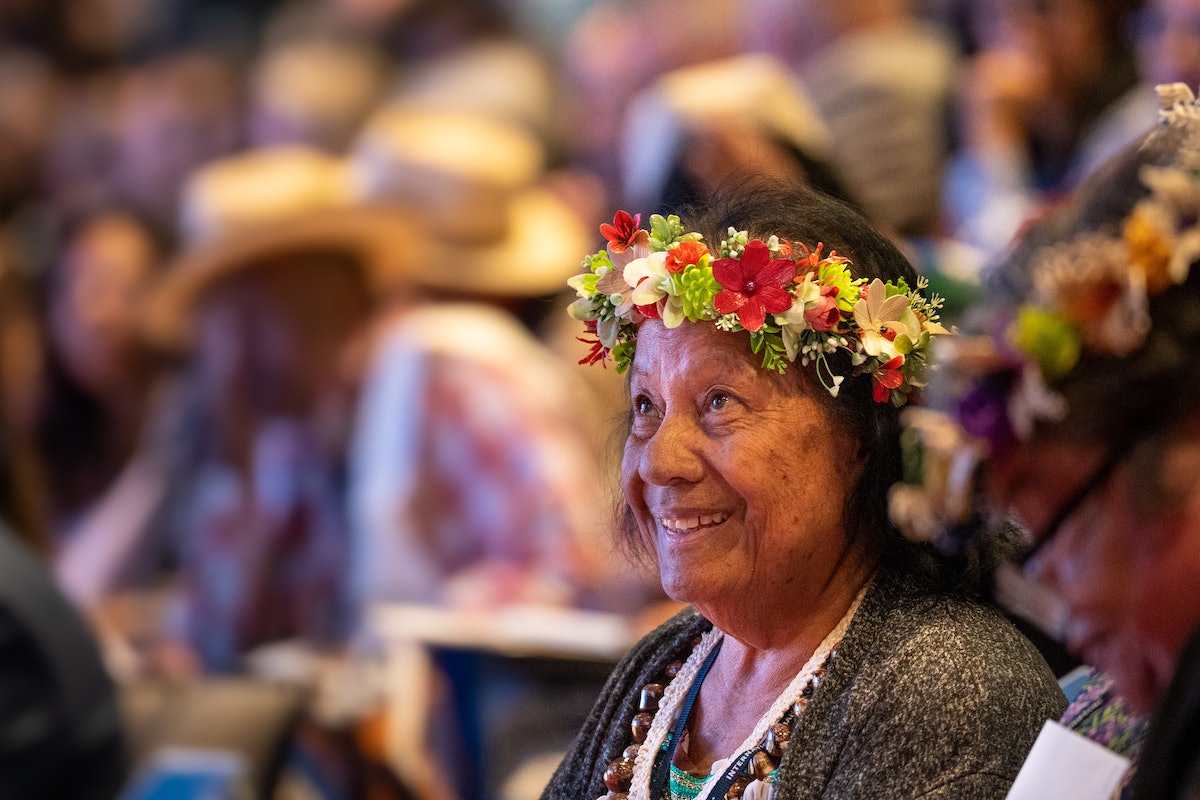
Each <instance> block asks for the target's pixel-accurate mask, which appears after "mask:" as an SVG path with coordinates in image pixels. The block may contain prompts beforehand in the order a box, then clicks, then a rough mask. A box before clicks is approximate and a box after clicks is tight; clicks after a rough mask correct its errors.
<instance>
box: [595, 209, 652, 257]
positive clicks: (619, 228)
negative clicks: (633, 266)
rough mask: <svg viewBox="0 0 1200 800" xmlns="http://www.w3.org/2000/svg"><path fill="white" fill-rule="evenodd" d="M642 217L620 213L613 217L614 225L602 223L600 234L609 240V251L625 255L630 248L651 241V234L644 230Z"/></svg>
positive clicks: (626, 212) (625, 212)
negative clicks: (641, 226)
mask: <svg viewBox="0 0 1200 800" xmlns="http://www.w3.org/2000/svg"><path fill="white" fill-rule="evenodd" d="M641 224H642V215H641V214H635V215H630V213H629V212H628V211H618V212H617V213H616V214H614V215H613V221H612V225H609V224H608V223H602V224H601V225H600V233H602V234H603V235H604V238H605V239H608V249H609V250H611V251H612V252H614V253H624V252H625V251H626V250H628V249H629V248H631V247H633V246H635V245H638V244H645V243H646V242H648V241H649V240H650V234H648V233H646V232H645V231H644V230H642V229H641V228H640V227H638V226H640V225H641Z"/></svg>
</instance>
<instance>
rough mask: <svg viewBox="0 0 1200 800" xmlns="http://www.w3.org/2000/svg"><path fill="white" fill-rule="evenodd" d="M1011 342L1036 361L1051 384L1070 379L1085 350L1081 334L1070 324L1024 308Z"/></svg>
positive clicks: (1053, 315)
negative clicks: (1065, 376) (1069, 376)
mask: <svg viewBox="0 0 1200 800" xmlns="http://www.w3.org/2000/svg"><path fill="white" fill-rule="evenodd" d="M1008 338H1009V341H1010V342H1012V344H1013V346H1014V347H1016V348H1018V349H1020V350H1021V351H1023V352H1025V353H1028V354H1029V355H1030V356H1032V357H1033V359H1034V360H1035V361H1036V362H1037V364H1038V366H1039V367H1040V368H1041V370H1042V375H1043V376H1044V377H1045V378H1046V380H1047V381H1053V380H1057V379H1058V378H1061V377H1062V376H1064V375H1066V374H1067V373H1068V372H1070V371H1071V368H1072V367H1074V366H1075V364H1076V362H1078V361H1079V353H1080V349H1081V346H1082V345H1081V343H1080V340H1079V332H1078V331H1077V330H1076V329H1075V326H1073V325H1072V324H1071V323H1070V322H1068V321H1067V320H1065V319H1063V318H1062V317H1061V316H1059V315H1058V314H1056V313H1054V312H1053V311H1048V310H1046V309H1044V308H1039V307H1037V306H1028V305H1027V306H1021V308H1020V309H1018V311H1017V319H1016V320H1015V321H1014V322H1013V324H1012V326H1011V327H1010V328H1009V329H1008Z"/></svg>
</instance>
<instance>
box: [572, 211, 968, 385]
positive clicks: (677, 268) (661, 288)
mask: <svg viewBox="0 0 1200 800" xmlns="http://www.w3.org/2000/svg"><path fill="white" fill-rule="evenodd" d="M640 224H641V215H640V214H638V215H630V214H629V213H627V212H625V211H618V212H617V214H616V216H614V218H613V222H612V224H611V225H608V224H605V225H601V226H600V232H601V233H602V234H603V235H604V237H605V238H606V239H608V246H607V247H606V248H605V249H603V250H600V251H599V252H597V253H595V254H593V255H589V256H587V257H586V258H585V259H584V261H583V267H584V271H583V272H582V273H581V274H579V275H575V276H574V277H572V278H571V279H570V280H569V281H568V284H569V285H570V286H571V288H573V289H574V290H575V291H576V292H577V293H578V295H579V299H578V300H576V301H575V302H574V303H573V304H572V305H571V308H570V313H571V316H573V317H575V318H576V319H578V320H581V321H583V322H584V323H585V325H586V329H587V332H588V333H589V334H592V335H593V336H594V337H595V338H594V339H581V340H580V341H583V342H585V343H586V344H590V345H591V346H592V350H591V352H590V353H589V354H588V355H587V356H585V357H584V358H583V359H581V360H580V362H579V363H581V364H595V363H597V362H601V363H603V362H605V361H607V360H608V359H610V358H611V359H613V360H614V361H615V362H616V367H617V371H618V372H623V371H624V370H625V369H626V368H628V366H629V365H630V363H632V361H633V353H634V347H635V345H636V342H637V332H638V326H639V325H640V324H641V323H642V322H644V321H645V320H647V319H661V320H662V321H663V324H664V325H666V327H668V328H675V327H678V326H679V325H681V324H683V322H684V320H689V321H691V322H701V321H711V322H712V323H713V324H715V325H716V326H717V327H718V328H720V329H721V330H724V331H743V330H744V331H748V332H749V333H750V343H751V348H752V350H753V352H755V353H761V354H762V366H763V368H764V369H769V370H774V371H776V372H780V373H783V372H785V371H786V370H787V366H788V364H789V363H792V362H795V361H797V360H799V361H800V363H801V365H803V366H808V365H810V364H812V365H814V366H815V369H816V373H817V377H818V379H819V380H820V381H821V385H823V386H824V387H825V388H826V389H827V390H828V391H829V393H830V394H831V395H833V396H834V397H836V396H837V394H838V390H839V389H840V388H841V385H842V382H843V381H844V380H845V378H846V377H847V376H845V375H840V374H838V372H837V371H836V370H835V367H834V364H833V363H831V361H830V356H831V355H833V354H834V353H836V352H838V351H839V350H844V351H846V352H847V353H849V356H850V363H851V364H852V368H853V371H852V373H851V374H852V375H870V376H871V380H872V382H873V388H874V398H875V400H876V402H880V403H888V402H890V403H891V404H893V405H895V406H901V405H904V403H905V402H906V401H907V399H908V395H909V393H910V392H911V391H912V390H913V389H914V388H917V387H920V386H923V385H924V384H925V374H926V371H927V370H928V368H929V351H930V347H931V340H932V337H933V336H934V335H937V334H944V333H948V331H947V330H946V329H945V328H943V327H942V326H941V325H939V324H938V322H937V320H938V311H939V309H940V307H941V303H942V301H941V298H939V297H937V296H935V295H931V296H930V297H929V298H928V299H927V298H926V297H925V296H924V295H923V294H922V291H923V290H924V289H925V288H926V282H925V280H924V279H920V280H919V281H918V284H917V286H916V288H910V287H909V286H908V285H907V284H906V283H904V281H902V280H901V281H899V282H896V283H893V282H890V281H889V282H887V283H884V282H883V281H881V280H879V279H875V280H874V281H872V282H871V283H870V284H868V283H867V282H866V279H864V278H855V277H853V275H852V274H851V272H850V261H849V260H848V259H846V258H844V257H842V256H839V255H838V254H837V253H836V252H833V251H831V252H829V253H828V254H826V253H824V247H823V245H821V244H817V245H816V247H815V248H810V247H808V246H807V245H804V244H795V245H794V244H793V243H791V242H789V241H787V240H785V239H780V238H779V237H777V236H772V237H770V238H769V239H767V240H766V241H763V240H761V239H750V238H749V237H748V235H747V234H746V232H745V231H737V230H734V229H733V228H730V229H729V232H728V235H727V236H726V238H725V239H723V240H721V242H719V243H718V245H717V251H716V253H713V252H711V251H709V249H708V247H707V246H706V245H705V244H704V242H703V241H701V240H702V238H703V237H702V236H701V235H700V234H699V233H694V232H687V231H684V229H683V226H682V225H681V224H680V222H679V218H678V217H676V216H674V215H672V216H669V217H662V216H659V215H657V214H655V215H654V216H652V217H651V218H650V230H648V231H647V230H645V229H642V228H640V227H639V226H640Z"/></svg>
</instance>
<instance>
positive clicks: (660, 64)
mask: <svg viewBox="0 0 1200 800" xmlns="http://www.w3.org/2000/svg"><path fill="white" fill-rule="evenodd" d="M737 12H738V4H737V3H736V2H732V1H731V0H703V2H684V1H683V0H652V2H649V3H644V2H638V3H635V2H632V0H600V2H596V3H594V4H593V5H592V6H591V7H590V8H588V9H587V11H586V12H584V13H583V15H582V16H580V18H579V19H578V21H577V22H576V23H575V25H574V26H573V27H572V28H571V31H570V33H569V35H568V36H567V38H566V39H565V41H564V42H563V43H562V45H561V46H560V47H559V48H558V49H557V50H556V51H555V58H556V60H557V63H559V64H560V65H561V69H562V75H563V77H562V80H563V84H564V87H565V88H564V96H563V101H562V107H561V121H560V125H561V127H562V134H561V138H562V141H563V142H564V144H565V146H566V148H567V157H568V160H569V161H570V163H571V164H573V165H574V166H576V167H578V168H580V169H582V170H585V171H587V172H589V173H591V174H593V175H595V176H596V177H598V178H599V180H600V185H601V187H602V189H603V193H604V196H605V197H604V199H606V200H607V201H608V202H607V203H602V204H601V205H608V204H609V203H611V201H612V199H614V198H617V197H620V196H621V192H622V190H623V186H622V182H621V180H622V176H621V172H620V169H621V164H622V163H623V161H624V160H625V159H627V158H630V157H632V155H633V154H631V153H628V152H626V148H627V144H626V143H624V142H623V141H622V135H623V132H624V130H625V120H626V113H627V110H628V106H629V102H630V101H631V100H632V99H633V97H634V96H635V95H636V94H637V93H638V91H639V90H641V89H644V88H645V87H647V86H648V85H649V84H650V83H651V82H652V81H653V80H654V79H655V78H657V77H658V76H659V75H662V74H663V73H665V72H668V71H669V70H672V69H676V68H679V67H685V66H689V65H694V64H698V63H701V62H704V61H708V60H711V59H719V58H723V57H726V56H733V55H736V54H737V53H738V52H739V49H740V43H739V42H738V40H737V26H736V24H735V22H736V19H737ZM651 31H652V32H653V35H649V33H648V32H651Z"/></svg>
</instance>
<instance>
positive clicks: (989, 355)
mask: <svg viewBox="0 0 1200 800" xmlns="http://www.w3.org/2000/svg"><path fill="white" fill-rule="evenodd" d="M1157 90H1158V94H1159V99H1160V106H1161V107H1160V110H1159V121H1160V124H1161V126H1163V127H1180V128H1183V129H1184V130H1185V136H1186V139H1185V141H1184V143H1183V145H1182V146H1181V148H1180V151H1179V161H1178V163H1177V164H1175V165H1174V166H1169V167H1157V166H1152V165H1145V166H1143V167H1142V168H1141V172H1140V173H1139V177H1140V179H1141V182H1142V184H1143V185H1144V186H1145V188H1146V189H1148V190H1149V192H1148V194H1147V195H1146V196H1145V197H1144V198H1142V199H1141V200H1139V201H1138V202H1137V203H1136V204H1135V205H1134V207H1133V209H1132V210H1131V211H1130V212H1129V214H1127V215H1126V216H1125V218H1124V219H1123V220H1121V221H1120V222H1119V223H1118V224H1117V225H1115V226H1113V227H1112V228H1110V229H1107V230H1103V231H1092V232H1087V233H1083V234H1080V235H1078V236H1076V237H1075V238H1072V239H1068V240H1065V241H1063V242H1060V243H1058V244H1055V245H1050V246H1047V247H1045V248H1043V249H1042V250H1041V251H1040V252H1038V253H1037V254H1036V255H1035V256H1034V260H1033V261H1032V263H1031V265H1030V266H1031V271H1030V275H1031V279H1032V287H1031V291H1030V293H1029V296H1028V298H1027V299H1026V300H1025V301H1024V302H1022V303H1020V304H1019V305H1017V306H1016V307H1015V308H1012V307H1006V308H999V309H994V312H995V313H993V314H992V316H991V317H990V318H989V319H988V320H987V321H986V327H987V330H988V332H987V333H986V334H983V335H979V336H963V337H957V339H958V341H957V342H955V344H954V345H953V346H952V347H950V348H948V349H949V352H948V353H946V354H945V355H946V359H947V361H948V363H949V364H950V367H951V375H953V376H954V377H955V378H956V379H958V381H959V382H960V383H961V385H960V386H956V387H955V391H954V395H955V396H954V399H953V401H952V402H951V403H950V405H951V406H952V407H950V408H947V409H945V410H939V411H934V410H931V409H920V410H919V411H918V412H917V413H912V412H908V418H907V420H906V427H907V431H906V436H907V437H908V440H909V442H910V444H911V451H910V454H909V455H910V458H909V465H910V467H915V470H910V474H909V475H908V476H906V484H901V485H898V486H896V487H893V491H892V516H893V519H894V520H895V521H896V522H897V524H898V525H900V527H901V528H903V529H905V531H906V533H908V534H909V535H910V536H911V537H912V538H920V539H930V538H936V537H938V536H940V535H943V534H945V533H946V532H947V531H948V530H952V529H953V528H954V527H955V526H956V525H959V524H963V523H966V522H967V517H969V516H972V515H973V514H975V512H976V508H975V503H974V494H975V486H974V484H975V479H976V473H977V471H978V470H977V467H978V465H979V464H981V463H982V462H983V461H985V460H986V459H987V458H988V457H989V456H994V455H998V454H1000V453H1003V452H1005V451H1006V450H1007V449H1009V448H1010V447H1012V446H1013V445H1014V444H1016V443H1017V442H1020V441H1026V440H1028V439H1030V438H1031V437H1032V435H1033V432H1034V430H1035V428H1036V425H1037V424H1038V423H1039V422H1056V421H1060V420H1062V419H1063V418H1065V416H1066V414H1067V411H1068V409H1067V403H1066V400H1065V398H1064V397H1063V396H1062V395H1061V394H1059V393H1058V392H1057V391H1055V390H1054V387H1056V386H1058V385H1061V382H1062V381H1063V380H1064V379H1065V378H1067V377H1068V376H1069V375H1071V374H1072V373H1073V371H1074V370H1075V368H1076V367H1077V366H1078V365H1079V364H1080V362H1081V360H1082V358H1083V356H1084V355H1085V354H1086V355H1090V356H1095V357H1101V358H1104V357H1109V358H1124V357H1126V356H1130V355H1131V354H1133V353H1134V352H1135V351H1136V350H1137V349H1138V348H1139V347H1140V346H1141V345H1142V343H1143V342H1144V341H1145V339H1146V335H1147V334H1148V333H1149V331H1150V326H1151V318H1150V301H1151V300H1152V299H1153V298H1154V297H1156V296H1158V295H1160V294H1162V293H1163V292H1165V291H1167V290H1169V289H1170V287H1172V286H1175V285H1178V284H1181V283H1183V282H1184V281H1186V280H1187V277H1188V274H1189V272H1190V271H1191V269H1192V264H1193V262H1195V261H1196V260H1197V259H1200V124H1198V123H1200V106H1198V104H1197V101H1196V98H1195V97H1194V95H1193V94H1192V91H1191V90H1190V89H1189V88H1188V87H1187V86H1186V85H1185V84H1182V83H1175V84H1165V85H1160V86H1159V87H1157ZM939 355H941V354H939ZM914 453H916V454H915V455H914ZM964 530H966V529H965V528H964Z"/></svg>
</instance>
